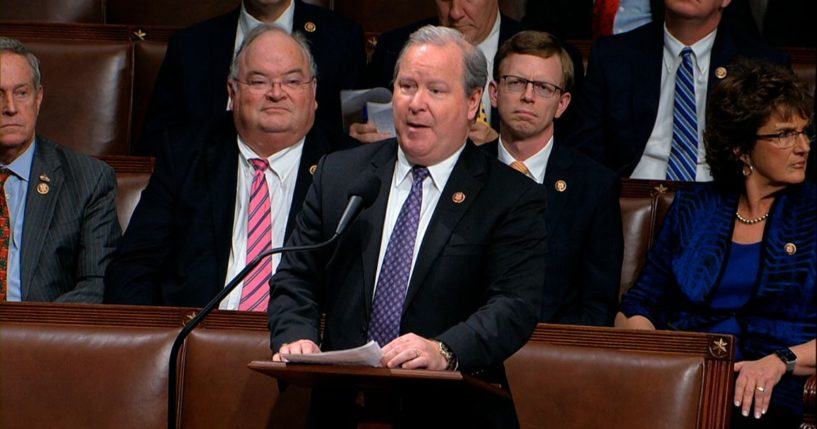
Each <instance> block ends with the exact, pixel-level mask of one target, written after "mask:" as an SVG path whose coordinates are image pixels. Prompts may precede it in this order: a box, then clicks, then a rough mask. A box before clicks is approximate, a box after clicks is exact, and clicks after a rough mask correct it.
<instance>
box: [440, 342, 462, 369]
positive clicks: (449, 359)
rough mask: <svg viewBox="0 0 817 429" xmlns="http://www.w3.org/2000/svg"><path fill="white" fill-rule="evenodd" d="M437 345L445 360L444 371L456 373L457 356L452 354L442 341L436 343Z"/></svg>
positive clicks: (457, 366)
mask: <svg viewBox="0 0 817 429" xmlns="http://www.w3.org/2000/svg"><path fill="white" fill-rule="evenodd" d="M437 345H439V346H440V354H441V355H443V358H445V361H446V363H447V365H446V367H445V370H446V371H456V370H457V368H459V366H460V365H459V362H458V361H457V355H455V354H454V352H452V351H451V349H450V348H448V346H447V345H445V343H443V342H442V341H437Z"/></svg>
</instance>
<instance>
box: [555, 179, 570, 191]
mask: <svg viewBox="0 0 817 429" xmlns="http://www.w3.org/2000/svg"><path fill="white" fill-rule="evenodd" d="M553 187H554V188H556V191H557V192H564V191H566V190H567V182H565V181H564V180H562V179H559V180H557V181H556V183H555V184H554V185H553Z"/></svg>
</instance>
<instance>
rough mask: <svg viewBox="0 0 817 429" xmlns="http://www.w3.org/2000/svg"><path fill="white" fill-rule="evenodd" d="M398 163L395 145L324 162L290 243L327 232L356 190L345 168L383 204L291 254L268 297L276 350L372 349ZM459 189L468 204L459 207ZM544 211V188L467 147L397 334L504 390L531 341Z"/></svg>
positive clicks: (427, 239)
mask: <svg viewBox="0 0 817 429" xmlns="http://www.w3.org/2000/svg"><path fill="white" fill-rule="evenodd" d="M396 156H397V143H396V140H395V139H391V140H386V141H384V142H380V143H374V144H370V145H365V146H363V147H361V148H358V149H354V150H350V151H343V152H338V153H335V154H332V155H330V156H328V157H326V159H324V160H323V161H322V162H321V164H320V165H319V166H318V171H317V173H316V174H315V179H314V182H313V185H312V188H311V189H310V191H309V194H308V195H307V197H306V200H305V202H304V210H303V211H302V212H301V215H300V216H299V217H298V225H297V227H296V229H295V231H294V233H293V234H292V237H291V238H290V240H289V243H288V244H289V245H301V244H307V243H316V242H320V241H323V240H325V239H328V238H329V237H330V236H331V234H332V232H333V231H334V229H335V226H336V224H337V222H338V220H339V218H340V216H341V212H342V210H343V208H344V206H345V203H346V199H347V193H348V191H349V188H350V183H349V182H353V180H350V179H349V174H350V172H354V173H355V174H358V175H366V174H374V175H375V176H376V177H378V178H379V179H380V191H379V196H378V198H377V200H376V201H375V202H374V205H372V206H371V207H370V208H368V209H366V210H365V211H364V212H363V213H362V214H361V215H360V217H359V218H358V219H357V220H356V221H355V222H354V223H352V224H351V225H350V227H349V230H348V231H347V232H346V234H345V235H344V236H342V238H341V239H340V240H339V242H338V243H337V244H336V245H335V246H333V247H332V248H331V249H329V250H327V251H325V252H315V253H307V252H301V253H289V254H286V255H284V257H283V259H282V262H281V264H280V265H279V268H278V271H277V273H276V274H275V276H274V277H273V279H272V285H273V290H272V293H271V296H270V306H269V315H270V329H271V344H272V348H273V350H277V349H278V348H279V347H280V346H281V344H283V343H287V342H292V341H295V340H298V339H310V340H312V341H314V342H316V343H318V344H321V347H322V350H336V349H345V348H349V347H356V346H360V345H363V344H364V343H366V342H367V331H368V323H369V315H370V311H371V303H372V298H373V290H374V281H375V271H376V269H377V259H378V254H379V251H380V242H381V237H382V230H383V219H384V217H385V213H386V205H387V202H388V195H389V191H390V187H391V183H392V175H393V171H394V166H395V160H396ZM509 189H513V190H514V192H508V190H509ZM456 192H462V193H463V194H464V195H465V199H464V200H463V201H461V202H459V203H457V202H455V201H454V198H452V197H453V195H454V194H455V193H456ZM544 208H545V195H544V192H543V191H542V190H541V188H540V187H538V186H535V184H534V183H532V182H530V181H529V180H527V179H526V178H524V177H522V176H520V175H519V174H518V173H516V172H514V171H513V170H512V169H510V168H508V167H507V166H504V165H502V164H500V163H499V162H498V161H497V160H496V159H495V158H492V157H490V156H489V155H488V154H485V153H483V152H482V151H480V150H479V149H478V148H476V147H475V146H473V145H472V144H470V143H468V144H467V146H466V148H465V149H464V151H463V152H462V154H461V155H460V157H459V159H458V161H457V163H456V165H455V167H454V170H453V171H452V173H451V176H450V177H449V179H448V182H447V183H446V185H445V188H444V189H443V192H442V195H441V197H440V200H439V202H438V204H437V206H436V209H435V211H434V213H433V215H432V218H431V221H430V223H429V225H428V229H427V230H426V233H425V236H424V239H423V241H422V243H421V244H420V249H419V255H418V257H417V260H416V262H415V266H414V270H413V272H412V276H411V280H410V283H409V286H408V291H407V294H406V300H405V304H404V308H403V315H402V319H401V326H400V332H401V334H406V333H409V332H413V333H416V334H417V335H420V336H423V337H426V338H436V339H438V340H440V341H442V342H444V343H446V344H447V345H449V346H450V348H451V349H452V350H453V351H454V352H455V353H456V355H457V356H458V359H459V365H460V366H459V367H460V370H462V371H465V372H469V373H481V374H482V375H483V376H484V377H486V378H487V379H489V380H493V381H496V382H500V383H502V382H504V369H503V366H502V362H503V361H504V360H505V359H506V358H507V357H508V356H510V355H511V354H512V353H513V352H515V351H516V350H517V349H518V348H520V347H521V346H522V345H523V344H524V343H525V342H526V341H527V340H528V337H529V336H530V334H531V332H532V330H533V328H534V326H535V325H536V322H537V319H538V317H537V316H538V312H539V301H540V299H541V296H542V291H541V290H542V286H543V284H544V281H545V276H544V273H545V270H544V258H545V222H544ZM322 311H324V312H325V313H326V324H325V330H324V333H323V338H322V339H321V337H320V332H319V330H320V329H319V325H320V315H321V312H322ZM425 402H427V401H425ZM498 402H501V401H498ZM448 403H450V402H448ZM449 414H450V413H449ZM455 414H457V413H455ZM457 415H458V416H459V415H461V414H457Z"/></svg>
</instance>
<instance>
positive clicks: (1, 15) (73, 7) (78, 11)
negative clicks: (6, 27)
mask: <svg viewBox="0 0 817 429" xmlns="http://www.w3.org/2000/svg"><path fill="white" fill-rule="evenodd" d="M12 3H13V4H12ZM0 21H31V22H34V21H37V22H96V23H100V24H101V23H103V22H105V0H70V1H66V0H25V1H13V0H3V1H2V2H0Z"/></svg>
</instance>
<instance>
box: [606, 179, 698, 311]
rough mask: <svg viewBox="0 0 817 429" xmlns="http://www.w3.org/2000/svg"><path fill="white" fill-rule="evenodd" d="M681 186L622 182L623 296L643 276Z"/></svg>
mask: <svg viewBox="0 0 817 429" xmlns="http://www.w3.org/2000/svg"><path fill="white" fill-rule="evenodd" d="M682 186H684V185H683V184H681V183H673V182H667V181H656V180H636V179H622V180H621V196H620V198H619V202H620V204H621V223H622V233H623V235H624V259H623V261H622V265H621V287H620V289H619V296H621V295H624V293H625V292H627V291H628V290H629V289H630V288H631V287H632V286H633V284H635V282H636V280H638V276H639V275H640V274H641V270H642V269H643V268H644V264H645V263H646V258H647V251H649V249H650V248H651V247H652V245H653V243H654V242H655V239H656V237H657V236H658V233H659V232H660V231H661V226H663V223H664V216H665V215H666V214H667V209H669V206H670V205H671V204H672V200H673V198H674V197H675V193H674V189H677V188H679V187H682Z"/></svg>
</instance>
